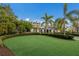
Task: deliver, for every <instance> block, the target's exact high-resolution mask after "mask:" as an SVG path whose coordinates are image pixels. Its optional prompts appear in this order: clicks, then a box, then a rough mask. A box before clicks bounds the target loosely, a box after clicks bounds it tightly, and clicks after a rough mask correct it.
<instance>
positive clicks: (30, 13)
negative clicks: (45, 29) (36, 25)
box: [10, 3, 79, 21]
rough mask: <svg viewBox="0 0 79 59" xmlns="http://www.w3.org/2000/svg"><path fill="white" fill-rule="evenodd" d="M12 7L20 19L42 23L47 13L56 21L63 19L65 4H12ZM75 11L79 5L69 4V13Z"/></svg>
mask: <svg viewBox="0 0 79 59" xmlns="http://www.w3.org/2000/svg"><path fill="white" fill-rule="evenodd" d="M10 6H11V8H12V10H13V12H14V13H15V15H16V16H18V18H19V19H24V20H30V21H42V19H41V17H42V16H44V14H45V13H47V14H48V15H49V16H54V18H53V19H54V20H55V19H57V18H60V17H63V7H64V6H63V3H10ZM74 9H79V4H77V3H76V4H73V3H71V4H68V12H69V11H72V10H74Z"/></svg>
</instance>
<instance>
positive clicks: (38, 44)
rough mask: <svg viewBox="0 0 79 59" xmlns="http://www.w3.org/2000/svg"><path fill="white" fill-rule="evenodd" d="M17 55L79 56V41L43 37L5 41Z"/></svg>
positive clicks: (20, 37) (31, 36) (27, 37)
mask: <svg viewBox="0 0 79 59" xmlns="http://www.w3.org/2000/svg"><path fill="white" fill-rule="evenodd" d="M4 44H5V45H6V46H7V47H8V48H10V49H11V50H12V51H13V52H14V53H15V54H16V55H23V56H28V55H29V56H33V55H35V56H37V55H38V56H44V55H46V56H47V55H50V56H51V55H56V56H58V55H61V56H63V55H79V40H76V41H73V40H63V39H58V38H54V37H48V36H42V35H29V36H18V37H13V38H9V39H7V40H4Z"/></svg>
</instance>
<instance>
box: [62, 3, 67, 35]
mask: <svg viewBox="0 0 79 59" xmlns="http://www.w3.org/2000/svg"><path fill="white" fill-rule="evenodd" d="M66 14H67V3H64V18H63V19H64V20H65V19H66ZM63 33H64V35H65V22H64V23H63Z"/></svg>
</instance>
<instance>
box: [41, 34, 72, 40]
mask: <svg viewBox="0 0 79 59" xmlns="http://www.w3.org/2000/svg"><path fill="white" fill-rule="evenodd" d="M42 35H47V36H51V37H56V38H61V39H67V40H73V38H74V36H73V35H63V34H42Z"/></svg>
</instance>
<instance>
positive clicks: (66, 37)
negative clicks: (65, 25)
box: [0, 32, 73, 40]
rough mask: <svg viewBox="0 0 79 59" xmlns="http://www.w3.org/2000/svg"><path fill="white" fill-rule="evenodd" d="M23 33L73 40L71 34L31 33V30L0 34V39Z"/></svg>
mask: <svg viewBox="0 0 79 59" xmlns="http://www.w3.org/2000/svg"><path fill="white" fill-rule="evenodd" d="M24 35H46V36H51V37H56V38H61V39H67V40H73V35H63V34H45V33H31V32H26V33H20V34H19V33H17V34H12V35H4V36H0V38H1V39H2V40H5V39H7V38H11V37H16V36H24Z"/></svg>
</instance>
